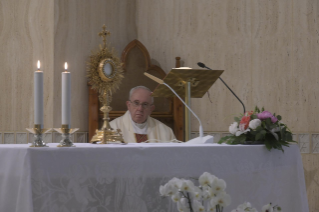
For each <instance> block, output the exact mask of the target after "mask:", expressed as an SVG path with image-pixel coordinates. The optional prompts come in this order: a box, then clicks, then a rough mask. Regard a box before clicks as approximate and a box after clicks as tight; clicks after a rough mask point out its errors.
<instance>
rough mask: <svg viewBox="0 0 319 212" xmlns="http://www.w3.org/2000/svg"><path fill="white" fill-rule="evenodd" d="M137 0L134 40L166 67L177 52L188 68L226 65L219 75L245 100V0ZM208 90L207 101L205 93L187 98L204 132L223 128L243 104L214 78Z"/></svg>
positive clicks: (247, 18)
mask: <svg viewBox="0 0 319 212" xmlns="http://www.w3.org/2000/svg"><path fill="white" fill-rule="evenodd" d="M137 5H138V7H137V8H138V12H137V23H138V33H137V34H138V39H139V40H140V41H141V42H142V43H143V44H144V45H145V46H146V47H147V48H148V49H149V50H150V54H151V57H152V58H154V59H155V60H157V61H158V63H159V65H161V66H162V68H163V69H164V70H165V71H167V72H168V71H169V70H170V69H171V68H172V67H174V65H175V62H174V60H175V59H174V58H175V57H176V56H180V57H181V58H182V61H183V62H184V64H183V65H184V66H188V67H192V68H198V66H197V62H199V61H201V62H204V63H205V64H206V65H207V66H209V67H211V68H212V69H219V70H220V69H222V70H225V72H224V74H223V75H222V78H223V79H224V80H225V81H226V82H227V83H228V84H229V85H230V87H232V88H233V89H234V90H235V91H236V93H237V95H238V96H239V97H240V98H241V99H242V100H243V101H244V102H245V103H246V104H247V102H249V99H248V97H249V92H250V83H251V76H250V64H251V55H250V49H251V40H250V28H251V27H250V7H249V4H247V2H246V1H235V2H234V1H202V2H201V3H200V4H199V3H198V2H197V1H181V0H180V1H168V0H167V1H154V0H152V1H146V0H139V1H138V4H137ZM163 11H165V13H163ZM146 32H147V33H146ZM209 92H210V99H211V101H212V102H210V100H209V98H208V96H207V95H205V96H204V97H203V98H202V99H192V102H193V104H192V107H193V108H194V110H195V112H196V113H197V114H198V115H199V117H200V118H201V119H202V123H203V127H204V130H205V131H222V130H226V129H227V128H228V126H229V124H230V123H231V122H232V120H233V118H232V114H234V113H235V114H237V113H240V112H242V111H243V109H242V106H241V104H240V103H239V102H238V101H237V99H235V97H233V95H232V94H231V93H230V91H228V90H227V88H226V87H225V86H224V85H223V84H222V82H221V81H219V80H218V81H217V82H216V84H215V85H213V86H212V88H211V89H210V91H209ZM225 117H226V118H225ZM216 120H218V121H216ZM192 123H193V124H192V130H198V122H197V120H195V119H193V120H192Z"/></svg>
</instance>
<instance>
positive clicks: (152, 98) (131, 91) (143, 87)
mask: <svg viewBox="0 0 319 212" xmlns="http://www.w3.org/2000/svg"><path fill="white" fill-rule="evenodd" d="M137 89H143V90H147V91H149V92H151V93H152V91H151V90H150V89H149V88H147V87H145V86H143V85H139V86H136V87H134V88H132V89H131V90H130V94H129V100H131V97H132V94H133V93H134V91H135V90H137ZM153 103H154V97H152V96H151V104H153Z"/></svg>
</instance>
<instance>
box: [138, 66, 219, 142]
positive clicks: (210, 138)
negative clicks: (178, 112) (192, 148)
mask: <svg viewBox="0 0 319 212" xmlns="http://www.w3.org/2000/svg"><path fill="white" fill-rule="evenodd" d="M144 75H145V76H147V77H149V78H150V79H152V80H154V81H155V82H157V83H159V84H163V85H165V86H166V87H168V88H169V89H170V90H171V91H172V92H173V93H174V94H175V95H176V96H177V97H178V98H179V100H181V102H182V103H183V104H184V105H185V107H187V108H188V110H189V111H190V112H191V113H192V114H193V115H194V116H195V118H196V119H197V120H198V122H199V137H198V138H199V139H198V138H193V139H191V140H189V141H187V143H191V144H196V143H197V144H198V143H214V137H213V136H210V135H207V136H205V137H204V131H203V127H202V122H201V120H200V119H199V118H198V116H197V115H196V114H195V113H194V111H193V110H192V109H191V108H190V107H189V106H188V105H187V104H186V103H185V102H184V101H183V99H182V98H181V97H180V96H179V95H178V94H177V93H176V92H175V91H174V89H173V88H171V86H169V85H168V84H166V83H165V82H164V81H163V80H161V79H159V78H157V77H155V76H153V75H151V74H149V73H147V72H144Z"/></svg>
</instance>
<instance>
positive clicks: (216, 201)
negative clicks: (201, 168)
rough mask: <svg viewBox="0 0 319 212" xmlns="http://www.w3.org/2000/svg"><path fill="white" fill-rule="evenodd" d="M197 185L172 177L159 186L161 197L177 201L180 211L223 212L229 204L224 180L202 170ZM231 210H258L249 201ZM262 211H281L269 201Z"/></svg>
mask: <svg viewBox="0 0 319 212" xmlns="http://www.w3.org/2000/svg"><path fill="white" fill-rule="evenodd" d="M198 183H199V186H195V185H194V183H193V182H192V181H191V180H186V179H179V178H175V177H174V178H173V179H171V180H169V181H168V182H167V183H166V184H165V185H161V186H160V188H159V191H160V194H161V196H163V197H170V198H171V199H172V201H174V202H176V203H177V209H178V211H180V212H223V210H224V207H226V206H228V205H230V203H231V198H230V195H229V194H227V193H226V191H225V189H226V182H225V181H224V180H223V179H219V178H217V177H216V176H214V175H212V174H210V173H208V172H204V173H203V174H202V175H201V176H200V177H199V179H198ZM231 212H258V211H257V210H256V209H255V208H253V207H252V206H251V204H250V203H249V202H245V203H243V204H241V205H239V206H238V207H237V209H234V210H232V211H231ZM262 212H281V208H280V207H279V206H272V205H271V203H270V204H267V205H264V206H263V207H262Z"/></svg>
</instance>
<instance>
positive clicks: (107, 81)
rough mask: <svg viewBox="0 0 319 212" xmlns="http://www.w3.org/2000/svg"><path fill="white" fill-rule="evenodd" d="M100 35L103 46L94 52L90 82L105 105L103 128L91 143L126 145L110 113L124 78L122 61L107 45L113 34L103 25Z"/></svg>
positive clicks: (97, 132) (91, 58) (90, 63)
mask: <svg viewBox="0 0 319 212" xmlns="http://www.w3.org/2000/svg"><path fill="white" fill-rule="evenodd" d="M102 29H103V30H102V31H101V32H100V33H99V34H98V35H99V36H100V37H102V38H103V45H100V50H99V51H98V52H96V53H94V52H92V55H91V56H90V61H89V63H88V74H87V77H88V80H89V83H90V84H91V85H92V89H94V90H96V91H97V92H99V100H100V102H101V105H103V106H102V107H101V108H100V110H101V111H102V112H103V113H104V117H103V126H102V128H101V129H100V130H96V131H95V135H94V136H93V138H92V139H91V141H90V142H91V143H97V142H99V143H100V144H108V143H113V142H121V143H125V142H124V140H123V137H122V135H121V131H120V130H119V129H117V130H113V129H112V128H111V126H110V124H109V120H110V118H109V112H110V111H111V110H112V108H111V107H110V103H111V101H112V93H114V92H115V91H116V90H117V89H118V88H119V85H120V83H121V81H122V79H123V78H124V76H123V69H122V64H121V62H120V59H119V58H118V57H117V56H116V55H115V52H114V49H113V48H112V50H109V49H108V47H107V45H106V37H107V36H108V35H110V34H111V33H110V32H109V31H107V30H106V26H105V25H103V27H102Z"/></svg>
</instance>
